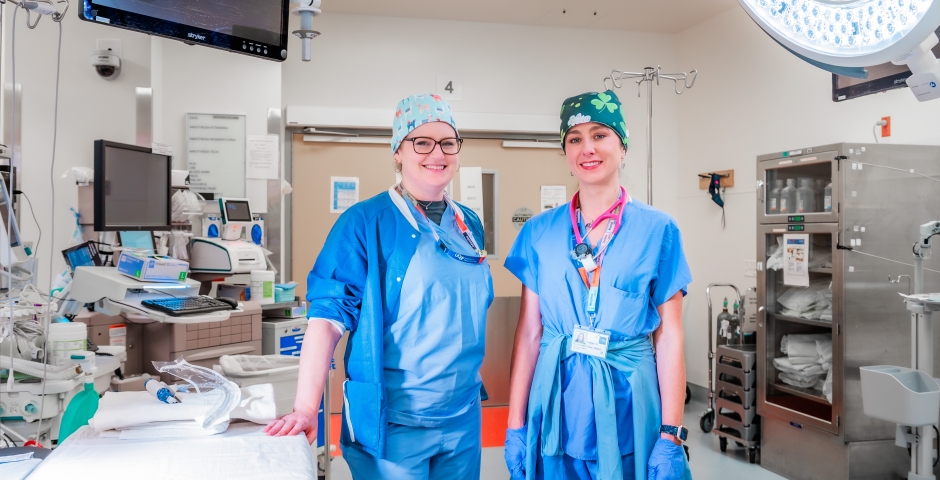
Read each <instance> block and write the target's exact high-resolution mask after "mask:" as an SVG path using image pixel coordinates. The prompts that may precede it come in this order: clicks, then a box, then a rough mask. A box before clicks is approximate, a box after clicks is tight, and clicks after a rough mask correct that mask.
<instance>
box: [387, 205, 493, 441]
mask: <svg viewBox="0 0 940 480" xmlns="http://www.w3.org/2000/svg"><path fill="white" fill-rule="evenodd" d="M409 206H410V207H411V209H410V210H411V213H412V214H413V215H414V217H415V219H416V220H417V224H418V229H419V231H420V235H419V238H418V248H417V251H416V252H415V255H414V256H413V257H412V258H411V263H410V264H409V265H408V271H407V273H406V274H405V278H404V280H403V282H404V283H403V284H402V290H401V299H400V302H401V303H400V307H399V310H398V317H397V318H395V319H394V320H392V321H389V320H386V322H385V337H384V342H385V388H386V392H387V394H388V421H389V422H391V423H397V424H401V425H411V426H428V427H437V426H441V425H446V424H447V423H448V420H450V419H452V418H455V417H458V416H460V415H462V414H464V413H466V412H468V411H469V410H470V409H471V408H479V404H480V385H481V384H482V380H481V378H480V373H479V372H480V366H481V365H482V364H483V353H484V341H485V339H486V311H487V309H488V308H489V306H490V303H491V302H492V301H493V279H492V277H491V276H490V267H489V264H488V263H487V261H486V260H484V261H483V263H481V264H471V263H464V262H461V261H459V260H456V259H454V258H451V257H449V256H448V255H447V254H446V253H444V251H442V250H441V248H440V247H439V245H438V242H437V241H436V239H435V238H434V235H432V233H431V229H434V230H435V231H436V232H437V235H438V236H439V237H440V238H441V239H442V240H443V241H444V243H445V244H446V245H447V246H448V248H450V249H451V250H454V251H456V252H457V253H461V254H464V255H475V253H474V251H473V249H472V248H471V247H470V245H469V243H467V241H466V240H465V239H464V238H463V236H462V235H461V234H460V232H459V231H458V229H457V224H456V219H455V216H454V211H453V210H452V209H451V207H449V206H448V207H447V210H446V211H445V212H444V215H443V217H441V224H440V226H438V225H436V224H434V223H432V222H430V221H428V220H427V219H425V218H424V216H423V215H422V214H421V213H420V212H418V211H417V210H416V209H415V208H414V206H413V205H411V204H410V203H409Z"/></svg>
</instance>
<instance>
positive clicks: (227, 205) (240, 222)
mask: <svg viewBox="0 0 940 480" xmlns="http://www.w3.org/2000/svg"><path fill="white" fill-rule="evenodd" d="M219 212H220V213H221V215H220V216H221V217H222V239H223V240H237V239H238V238H240V237H241V232H242V227H250V226H251V224H252V223H251V222H252V217H251V204H250V203H249V202H248V199H247V198H224V197H223V198H219Z"/></svg>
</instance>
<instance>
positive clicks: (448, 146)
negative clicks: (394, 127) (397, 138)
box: [402, 137, 463, 155]
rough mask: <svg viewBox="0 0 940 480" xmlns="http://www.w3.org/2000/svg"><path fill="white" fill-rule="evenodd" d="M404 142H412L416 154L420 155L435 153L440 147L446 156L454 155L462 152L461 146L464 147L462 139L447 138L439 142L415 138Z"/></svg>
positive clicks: (431, 139) (425, 138)
mask: <svg viewBox="0 0 940 480" xmlns="http://www.w3.org/2000/svg"><path fill="white" fill-rule="evenodd" d="M402 141H403V142H411V146H412V147H414V149H415V153H417V154H420V155H426V154H428V153H431V152H433V151H434V148H435V147H437V146H438V145H440V146H441V152H444V154H445V155H454V154H456V153H457V152H459V151H460V146H461V145H463V139H462V138H445V139H443V140H441V141H437V140H435V139H433V138H428V137H413V138H406V139H404V140H402Z"/></svg>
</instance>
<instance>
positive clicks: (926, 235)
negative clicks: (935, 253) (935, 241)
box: [918, 221, 940, 249]
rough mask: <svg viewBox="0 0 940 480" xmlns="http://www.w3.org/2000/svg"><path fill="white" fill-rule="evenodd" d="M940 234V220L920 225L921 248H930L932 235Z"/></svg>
mask: <svg viewBox="0 0 940 480" xmlns="http://www.w3.org/2000/svg"><path fill="white" fill-rule="evenodd" d="M934 235H940V221H933V222H929V223H925V224H923V225H921V226H920V242H919V243H918V244H919V245H920V248H921V249H925V248H930V237H932V236H934Z"/></svg>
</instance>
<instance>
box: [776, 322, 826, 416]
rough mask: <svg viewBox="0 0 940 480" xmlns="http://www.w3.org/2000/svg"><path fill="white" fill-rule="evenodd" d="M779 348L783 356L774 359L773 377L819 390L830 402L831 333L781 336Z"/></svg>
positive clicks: (797, 385)
mask: <svg viewBox="0 0 940 480" xmlns="http://www.w3.org/2000/svg"><path fill="white" fill-rule="evenodd" d="M780 351H781V352H783V353H784V354H786V355H787V356H786V357H780V358H775V359H774V367H775V368H776V369H777V372H778V374H777V378H779V379H780V381H781V382H783V383H786V384H788V385H793V386H795V387H800V388H813V389H817V390H822V391H823V393H824V394H825V395H826V398H827V399H828V400H829V403H832V334H831V333H817V334H811V335H798V334H790V335H784V336H783V338H781V339H780ZM824 376H825V378H824Z"/></svg>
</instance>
